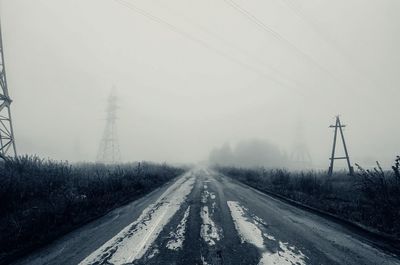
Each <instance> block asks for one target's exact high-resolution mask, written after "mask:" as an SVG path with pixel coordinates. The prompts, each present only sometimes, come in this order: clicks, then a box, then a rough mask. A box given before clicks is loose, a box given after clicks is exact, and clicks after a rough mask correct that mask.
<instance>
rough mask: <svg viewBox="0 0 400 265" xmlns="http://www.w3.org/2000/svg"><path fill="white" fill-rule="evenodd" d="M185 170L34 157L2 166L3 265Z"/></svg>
mask: <svg viewBox="0 0 400 265" xmlns="http://www.w3.org/2000/svg"><path fill="white" fill-rule="evenodd" d="M183 172H184V169H182V168H176V167H171V166H167V165H166V164H153V163H147V162H143V163H131V164H121V165H116V166H114V165H113V166H111V165H104V164H93V163H82V164H75V165H71V164H69V163H68V162H57V161H53V160H44V159H40V158H38V157H36V156H23V157H18V158H15V159H11V160H10V161H7V162H2V163H0V264H2V263H6V262H8V261H9V260H11V259H13V258H15V257H16V256H18V255H21V254H23V253H26V252H27V251H29V250H33V249H35V248H37V247H39V246H42V245H44V244H46V243H49V242H51V241H52V240H54V239H56V238H57V237H60V236H61V235H63V234H65V233H67V232H69V231H71V230H73V229H74V228H76V227H78V226H80V225H82V224H84V223H86V222H88V221H90V220H92V219H94V218H97V217H99V216H101V215H104V214H105V213H107V212H108V211H110V210H112V209H114V208H117V207H119V206H121V205H123V204H124V203H127V202H129V201H132V200H134V199H135V198H137V197H139V196H141V195H144V194H146V193H149V192H150V191H152V190H154V189H156V188H157V187H160V186H161V185H162V184H164V183H166V182H168V181H169V180H172V179H173V178H175V177H176V176H178V175H180V174H182V173H183Z"/></svg>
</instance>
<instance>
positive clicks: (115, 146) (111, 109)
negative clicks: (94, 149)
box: [97, 89, 121, 164]
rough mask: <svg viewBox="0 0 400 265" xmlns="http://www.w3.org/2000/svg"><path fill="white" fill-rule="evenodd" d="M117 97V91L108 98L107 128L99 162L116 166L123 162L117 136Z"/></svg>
mask: <svg viewBox="0 0 400 265" xmlns="http://www.w3.org/2000/svg"><path fill="white" fill-rule="evenodd" d="M117 108H118V106H117V96H116V93H115V89H113V90H112V91H111V94H110V96H109V98H108V107H107V117H106V126H105V128H104V133H103V138H102V139H101V142H100V147H99V152H98V154H97V162H99V163H105V164H116V163H118V162H121V153H120V150H119V143H118V135H117V125H116V121H117Z"/></svg>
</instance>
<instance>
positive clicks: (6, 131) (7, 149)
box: [0, 23, 17, 159]
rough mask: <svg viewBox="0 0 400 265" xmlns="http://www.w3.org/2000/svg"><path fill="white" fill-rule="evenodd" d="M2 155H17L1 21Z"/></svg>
mask: <svg viewBox="0 0 400 265" xmlns="http://www.w3.org/2000/svg"><path fill="white" fill-rule="evenodd" d="M0 88H1V91H0V157H1V158H2V159H7V157H10V156H17V149H16V147H15V138H14V130H13V125H12V119H11V109H10V105H11V102H12V100H11V98H10V95H9V94H8V87H7V78H6V70H5V63H4V52H3V40H2V33H1V23H0Z"/></svg>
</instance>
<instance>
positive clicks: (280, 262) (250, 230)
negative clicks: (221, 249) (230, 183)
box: [227, 201, 307, 265]
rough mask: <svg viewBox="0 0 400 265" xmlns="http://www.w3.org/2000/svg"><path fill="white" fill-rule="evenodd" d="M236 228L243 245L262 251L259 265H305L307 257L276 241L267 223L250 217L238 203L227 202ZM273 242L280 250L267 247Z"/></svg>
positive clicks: (255, 217)
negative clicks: (266, 228)
mask: <svg viewBox="0 0 400 265" xmlns="http://www.w3.org/2000/svg"><path fill="white" fill-rule="evenodd" d="M227 204H228V207H229V210H230V212H231V216H232V219H233V222H234V224H235V228H236V230H237V232H238V233H239V236H240V238H241V241H242V243H244V242H247V243H249V244H252V245H254V246H256V247H257V248H258V249H259V250H260V251H261V260H260V262H259V263H258V264H259V265H270V264H271V265H275V264H276V265H305V264H306V263H305V260H306V259H307V257H306V256H305V255H304V254H303V253H302V252H301V251H300V250H296V248H295V247H293V246H289V244H288V243H284V242H281V241H278V240H276V239H275V237H273V236H271V235H269V234H268V233H267V232H266V231H265V226H266V223H265V222H264V220H262V219H261V218H259V217H257V216H254V217H253V218H250V217H249V214H248V210H247V209H246V208H244V207H242V206H240V204H239V203H238V202H236V201H228V202H227ZM268 241H272V242H274V243H277V244H278V249H277V250H276V251H272V250H271V249H268V248H267V246H266V242H268Z"/></svg>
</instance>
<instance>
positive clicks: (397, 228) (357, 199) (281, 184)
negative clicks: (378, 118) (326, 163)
mask: <svg viewBox="0 0 400 265" xmlns="http://www.w3.org/2000/svg"><path fill="white" fill-rule="evenodd" d="M399 164H400V158H397V160H396V162H395V165H394V166H393V168H392V171H384V170H382V169H381V168H380V167H379V165H378V167H377V169H374V170H370V171H367V170H363V169H362V168H361V167H360V168H359V171H358V172H357V174H356V175H355V176H348V175H347V174H346V173H344V172H343V173H337V174H335V175H333V176H331V177H329V176H328V175H327V174H326V173H325V172H313V171H309V172H289V171H286V170H266V169H263V168H256V169H245V168H235V167H217V168H216V169H217V170H218V171H219V172H221V173H223V174H224V175H226V176H229V177H232V178H234V179H236V180H239V181H241V182H243V183H245V184H248V185H250V186H252V187H254V188H257V189H259V190H261V191H269V192H272V193H275V194H278V195H281V196H284V197H286V198H289V199H292V200H295V201H298V202H301V203H303V204H306V205H309V206H312V207H314V208H317V209H320V210H323V211H325V212H329V213H331V214H334V215H336V216H340V217H342V218H344V219H347V220H349V221H352V222H357V223H360V224H363V225H364V226H367V227H370V228H372V229H375V230H378V231H380V232H383V233H386V234H389V235H391V236H393V237H396V238H398V239H400V222H399V220H400V174H399V167H400V165H399Z"/></svg>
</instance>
